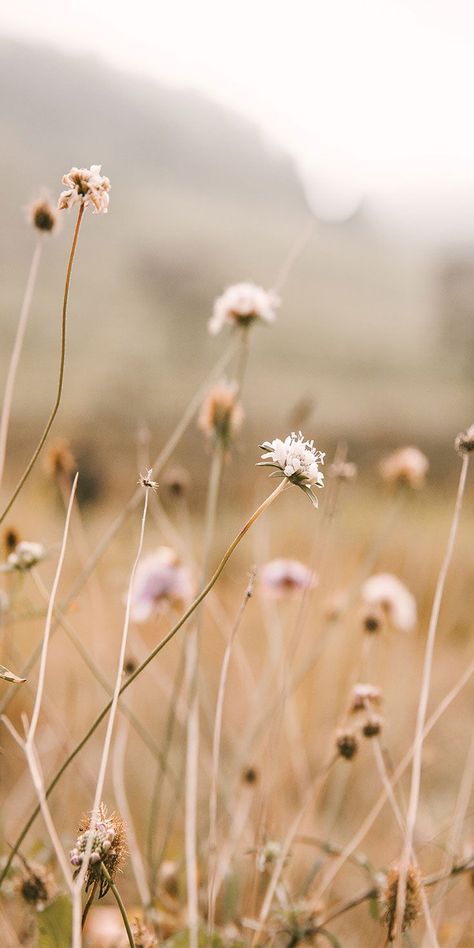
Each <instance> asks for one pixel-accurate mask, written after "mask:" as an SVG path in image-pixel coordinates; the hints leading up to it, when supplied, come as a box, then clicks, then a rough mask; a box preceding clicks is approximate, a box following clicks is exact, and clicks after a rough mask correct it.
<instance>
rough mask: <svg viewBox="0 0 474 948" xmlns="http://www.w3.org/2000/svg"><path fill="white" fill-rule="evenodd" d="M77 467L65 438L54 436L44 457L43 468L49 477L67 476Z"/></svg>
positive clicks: (68, 442)
mask: <svg viewBox="0 0 474 948" xmlns="http://www.w3.org/2000/svg"><path fill="white" fill-rule="evenodd" d="M76 468H77V464H76V459H75V457H74V455H73V453H72V451H71V444H70V441H68V439H67V438H55V439H54V441H52V442H51V444H50V446H49V449H48V451H47V452H46V455H45V458H44V469H45V471H46V473H47V474H49V475H50V476H51V477H60V476H62V475H65V476H67V477H69V476H70V475H71V474H72V473H73V471H75V470H76Z"/></svg>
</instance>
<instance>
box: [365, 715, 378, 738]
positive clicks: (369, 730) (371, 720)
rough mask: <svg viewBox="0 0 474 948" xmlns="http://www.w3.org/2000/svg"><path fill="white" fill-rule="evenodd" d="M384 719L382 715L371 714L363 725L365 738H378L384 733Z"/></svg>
mask: <svg viewBox="0 0 474 948" xmlns="http://www.w3.org/2000/svg"><path fill="white" fill-rule="evenodd" d="M382 727H383V718H382V716H381V715H380V714H371V715H370V716H369V717H368V718H367V719H366V720H365V721H364V723H363V724H362V734H363V735H364V737H378V735H379V734H381V733H382Z"/></svg>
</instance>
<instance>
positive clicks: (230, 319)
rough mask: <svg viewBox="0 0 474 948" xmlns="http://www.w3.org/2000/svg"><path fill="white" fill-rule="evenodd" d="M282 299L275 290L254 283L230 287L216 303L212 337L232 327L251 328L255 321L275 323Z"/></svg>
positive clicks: (210, 324)
mask: <svg viewBox="0 0 474 948" xmlns="http://www.w3.org/2000/svg"><path fill="white" fill-rule="evenodd" d="M279 305H280V298H279V296H278V295H277V294H276V293H275V292H274V291H273V290H264V289H262V287H261V286H255V284H254V283H236V284H234V286H229V287H228V288H227V290H225V292H224V293H223V294H222V296H219V297H218V298H217V299H216V301H215V303H214V310H213V314H212V317H211V319H210V320H209V323H208V327H209V332H210V333H211V335H212V336H216V335H217V333H219V332H220V331H221V329H223V328H224V326H225V325H226V324H228V325H230V326H244V327H245V326H249V325H250V324H251V323H253V322H255V321H257V320H258V321H259V322H264V323H273V322H274V321H275V318H276V313H275V310H276V308H277V307H278V306H279Z"/></svg>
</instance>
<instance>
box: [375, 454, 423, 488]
mask: <svg viewBox="0 0 474 948" xmlns="http://www.w3.org/2000/svg"><path fill="white" fill-rule="evenodd" d="M429 466H430V464H429V461H428V458H427V457H426V456H425V455H424V454H423V453H422V452H421V451H419V449H418V448H413V447H407V448H399V450H398V451H394V452H393V454H389V455H388V457H386V458H384V459H383V461H381V462H380V465H379V470H380V474H381V477H382V480H384V481H385V482H386V483H387V484H389V485H390V486H391V487H393V486H395V485H398V484H405V485H407V486H408V487H412V488H413V489H414V490H419V489H420V487H424V485H425V480H426V474H427V472H428V468H429Z"/></svg>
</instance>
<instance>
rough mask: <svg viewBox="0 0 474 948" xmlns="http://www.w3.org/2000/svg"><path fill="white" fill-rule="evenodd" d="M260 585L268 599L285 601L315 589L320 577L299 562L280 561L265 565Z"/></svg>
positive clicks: (271, 561)
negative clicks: (307, 590)
mask: <svg viewBox="0 0 474 948" xmlns="http://www.w3.org/2000/svg"><path fill="white" fill-rule="evenodd" d="M260 584H261V587H262V591H263V594H264V595H265V596H266V597H267V598H268V599H284V598H286V597H288V596H298V595H300V594H301V593H303V592H305V590H306V589H314V587H315V586H317V584H318V577H317V576H316V573H315V572H314V570H312V569H310V568H309V567H308V566H305V565H304V563H300V561H299V560H287V559H278V560H270V562H268V563H265V566H263V568H262V570H261V573H260Z"/></svg>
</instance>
